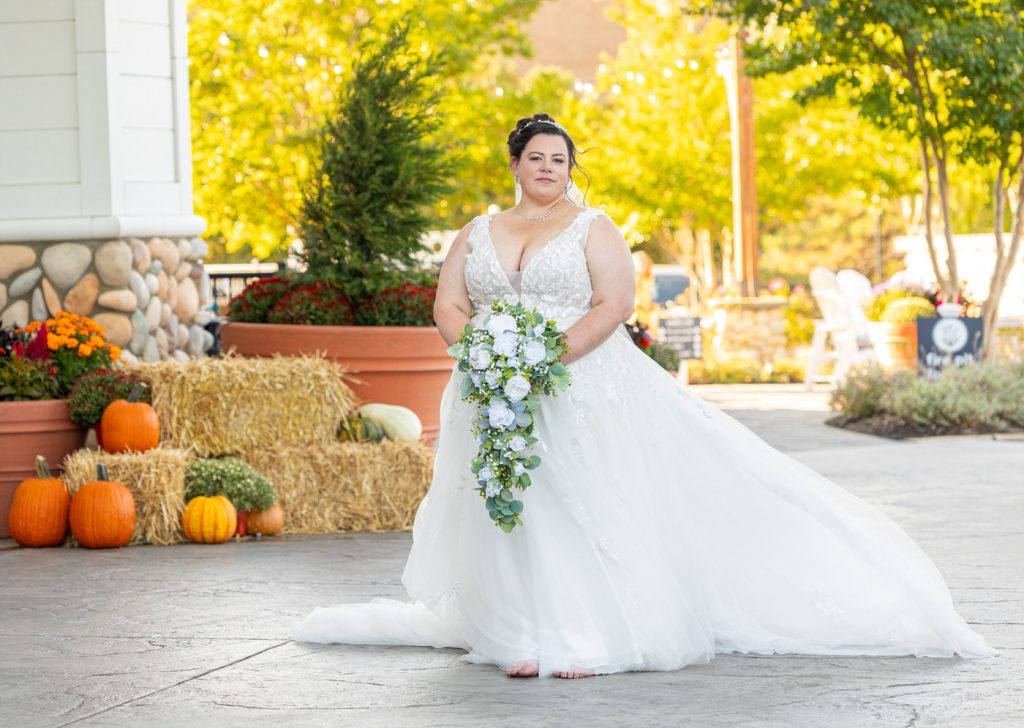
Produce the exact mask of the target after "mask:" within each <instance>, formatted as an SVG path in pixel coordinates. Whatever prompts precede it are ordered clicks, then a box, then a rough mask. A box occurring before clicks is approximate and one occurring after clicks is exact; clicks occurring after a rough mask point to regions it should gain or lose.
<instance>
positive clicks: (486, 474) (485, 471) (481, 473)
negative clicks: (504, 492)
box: [476, 465, 494, 480]
mask: <svg viewBox="0 0 1024 728" xmlns="http://www.w3.org/2000/svg"><path fill="white" fill-rule="evenodd" d="M476 477H477V479H479V480H491V479H492V478H494V473H492V472H491V468H490V467H489V466H487V465H484V466H483V467H482V468H480V470H478V471H477V474H476Z"/></svg>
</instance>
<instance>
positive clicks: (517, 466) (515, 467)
mask: <svg viewBox="0 0 1024 728" xmlns="http://www.w3.org/2000/svg"><path fill="white" fill-rule="evenodd" d="M512 472H513V473H515V474H516V475H522V474H523V473H525V472H526V468H525V467H523V464H522V463H515V464H514V465H513V466H512Z"/></svg>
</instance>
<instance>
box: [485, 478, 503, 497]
mask: <svg viewBox="0 0 1024 728" xmlns="http://www.w3.org/2000/svg"><path fill="white" fill-rule="evenodd" d="M500 492H501V484H500V483H496V482H493V481H490V482H488V483H487V485H485V486H484V495H486V496H487V497H488V498H493V497H494V496H496V495H498V493H500Z"/></svg>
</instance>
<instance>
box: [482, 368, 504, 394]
mask: <svg viewBox="0 0 1024 728" xmlns="http://www.w3.org/2000/svg"><path fill="white" fill-rule="evenodd" d="M484 381H485V382H487V386H488V387H490V388H491V389H497V388H498V385H499V384H501V374H499V373H498V372H496V371H493V370H488V371H487V373H486V374H484Z"/></svg>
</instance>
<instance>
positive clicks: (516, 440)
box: [508, 435, 526, 475]
mask: <svg viewBox="0 0 1024 728" xmlns="http://www.w3.org/2000/svg"><path fill="white" fill-rule="evenodd" d="M508 449H509V450H512V451H513V452H522V451H523V450H525V449H526V438H525V437H523V436H522V435H516V436H515V437H513V438H512V439H511V440H509V441H508ZM516 466H518V467H522V466H521V465H519V463H516ZM520 474H521V473H516V475H520Z"/></svg>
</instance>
